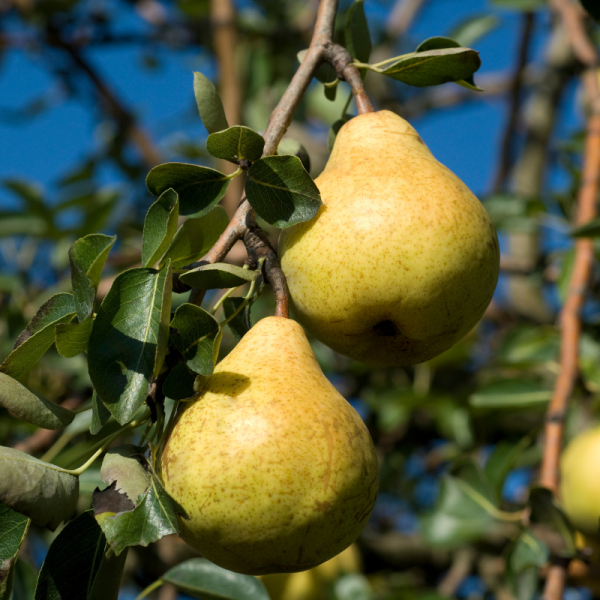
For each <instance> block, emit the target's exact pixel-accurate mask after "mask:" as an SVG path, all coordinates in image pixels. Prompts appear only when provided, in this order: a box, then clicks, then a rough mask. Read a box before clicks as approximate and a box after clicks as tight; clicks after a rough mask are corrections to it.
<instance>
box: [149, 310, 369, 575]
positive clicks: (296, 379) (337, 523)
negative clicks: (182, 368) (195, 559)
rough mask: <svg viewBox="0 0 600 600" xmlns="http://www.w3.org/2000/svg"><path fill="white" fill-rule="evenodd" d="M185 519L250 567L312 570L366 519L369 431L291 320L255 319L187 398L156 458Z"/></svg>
mask: <svg viewBox="0 0 600 600" xmlns="http://www.w3.org/2000/svg"><path fill="white" fill-rule="evenodd" d="M161 474H162V478H163V482H164V485H165V488H166V490H167V492H168V493H169V494H171V496H173V498H174V499H175V500H176V501H177V502H179V503H180V504H181V506H182V507H183V509H184V510H185V511H186V512H187V514H188V516H189V517H190V518H189V520H186V519H183V518H182V519H180V531H181V537H182V538H183V539H184V540H185V541H186V542H187V543H188V544H190V545H191V546H192V547H193V548H195V549H196V550H198V552H200V553H201V554H202V555H203V556H204V557H205V558H207V559H208V560H210V561H212V562H214V563H216V564H217V565H220V566H221V567H224V568H226V569H230V570H232V571H237V572H238V573H246V574H250V575H264V574H268V573H285V572H296V571H303V570H307V569H310V568H312V567H315V566H317V565H318V564H320V563H322V562H324V561H326V560H329V559H330V558H332V557H333V556H335V555H336V554H338V553H339V552H341V551H342V550H344V549H345V548H347V547H348V546H349V545H350V544H351V543H352V542H353V541H354V540H355V539H356V538H357V537H358V535H359V533H360V532H361V530H362V528H363V527H364V525H365V524H366V522H367V520H368V518H369V515H370V514H371V510H372V509H373V505H374V503H375V499H376V496H377V491H378V482H379V469H378V462H377V457H376V454H375V449H374V447H373V443H372V441H371V437H370V435H369V432H368V430H367V428H366V426H365V425H364V423H363V421H362V419H361V418H360V417H359V415H358V414H357V413H356V411H355V410H354V409H353V408H352V407H351V406H350V405H349V404H348V403H347V402H346V400H345V399H344V398H343V397H342V396H341V395H340V394H339V393H338V392H337V390H336V389H335V388H334V387H333V385H331V383H330V382H329V381H328V380H327V378H326V377H325V376H324V375H323V372H322V371H321V369H320V367H319V364H318V363H317V360H316V358H315V356H314V354H313V352H312V349H311V347H310V345H309V343H308V340H307V339H306V335H305V334H304V331H303V329H302V327H300V325H298V323H296V322H295V321H292V320H290V319H284V318H282V317H268V318H266V319H263V320H261V321H259V322H258V323H257V324H256V325H255V326H254V327H253V328H252V329H251V330H250V331H249V332H248V333H247V334H246V335H245V336H244V337H243V338H242V340H241V341H240V343H239V344H238V345H237V346H236V347H235V348H234V350H233V351H232V352H231V353H230V354H229V355H228V356H227V357H226V358H225V359H224V360H223V361H221V362H220V363H219V364H218V365H217V366H216V367H215V370H214V373H213V374H212V375H211V376H210V377H209V378H208V379H207V381H206V383H205V386H204V388H203V390H202V391H201V392H200V393H199V395H198V396H197V397H196V399H195V400H194V401H192V402H191V403H190V404H189V405H187V406H186V407H185V409H184V410H183V412H182V413H181V414H180V415H179V416H178V419H177V422H176V425H175V427H174V428H173V431H172V433H171V435H170V436H169V439H168V441H167V444H166V446H165V448H164V452H163V454H162V458H161Z"/></svg>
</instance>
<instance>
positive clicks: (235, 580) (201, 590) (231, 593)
mask: <svg viewBox="0 0 600 600" xmlns="http://www.w3.org/2000/svg"><path fill="white" fill-rule="evenodd" d="M161 579H162V580H163V581H164V582H166V583H170V584H171V585H174V586H175V587H176V588H177V589H178V590H179V591H180V592H184V593H186V594H192V595H193V596H195V597H196V598H204V599H205V600H269V594H268V593H267V590H266V588H265V586H264V584H263V583H262V582H261V581H259V580H258V579H257V578H256V577H252V576H251V575H241V574H240V573H234V572H233V571H228V570H227V569H223V568H221V567H218V566H217V565H214V564H213V563H211V562H209V561H207V560H206V559H205V558H192V559H190V560H186V561H185V562H182V563H181V564H179V565H176V566H175V567H172V568H171V569H169V570H168V571H167V572H166V573H165V574H164V575H163V576H162V577H161Z"/></svg>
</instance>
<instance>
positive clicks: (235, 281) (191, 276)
mask: <svg viewBox="0 0 600 600" xmlns="http://www.w3.org/2000/svg"><path fill="white" fill-rule="evenodd" d="M259 275H260V271H252V270H251V269H243V268H242V267H238V266H236V265H230V264H229V263H214V264H208V265H202V266H200V267H196V268H195V269H192V270H190V271H188V272H187V273H184V274H183V275H181V276H180V277H179V279H180V280H181V281H183V283H186V284H187V285H191V286H192V287H195V288H198V289H200V290H213V289H223V288H232V287H237V286H239V285H243V284H244V283H248V282H249V281H254V280H255V279H256V278H257V277H258V276H259Z"/></svg>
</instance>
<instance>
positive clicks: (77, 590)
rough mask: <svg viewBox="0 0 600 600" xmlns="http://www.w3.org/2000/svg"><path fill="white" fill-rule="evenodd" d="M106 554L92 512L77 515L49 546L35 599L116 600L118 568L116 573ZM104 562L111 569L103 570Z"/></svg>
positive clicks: (104, 545)
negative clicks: (107, 563) (101, 599)
mask: <svg viewBox="0 0 600 600" xmlns="http://www.w3.org/2000/svg"><path fill="white" fill-rule="evenodd" d="M106 551H107V548H106V538H105V537H104V534H103V533H102V530H101V529H100V527H99V525H98V523H96V520H95V519H94V516H93V512H92V511H91V510H90V511H87V512H84V513H83V514H81V515H79V516H78V517H77V518H76V519H74V520H73V521H71V522H70V523H68V524H67V526H66V527H65V528H64V529H63V530H62V531H61V532H60V533H59V534H58V536H57V537H56V538H55V540H54V541H53V542H52V544H51V545H50V548H49V550H48V554H47V556H46V559H45V560H44V564H43V565H42V568H41V570H40V574H39V577H38V583H37V588H36V590H35V600H73V599H74V598H77V599H78V600H79V599H81V600H92V598H93V599H94V600H96V599H98V600H99V599H100V598H103V599H105V600H117V595H118V583H119V581H118V580H120V574H121V572H122V566H121V569H120V570H119V569H118V567H117V564H116V561H114V560H111V559H112V557H111V556H110V554H109V555H107V554H106ZM106 561H108V562H109V563H110V567H111V569H107V568H106V567H105V568H103V563H104V562H106ZM119 562H122V561H119ZM111 571H112V575H111V574H110V572H111ZM107 575H108V577H107ZM115 575H116V577H115ZM115 579H117V581H115ZM115 583H116V585H115ZM99 588H100V589H99ZM100 591H102V594H100Z"/></svg>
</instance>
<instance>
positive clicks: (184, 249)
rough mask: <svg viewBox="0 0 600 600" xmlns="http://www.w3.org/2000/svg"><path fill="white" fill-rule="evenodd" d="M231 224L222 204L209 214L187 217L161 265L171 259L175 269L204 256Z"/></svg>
mask: <svg viewBox="0 0 600 600" xmlns="http://www.w3.org/2000/svg"><path fill="white" fill-rule="evenodd" d="M228 224H229V217H228V216H227V212H226V211H225V209H224V208H223V207H222V206H215V207H214V208H213V209H212V210H211V211H210V212H209V213H208V214H207V215H205V216H204V217H199V218H196V219H187V220H186V221H185V222H184V223H183V225H182V226H181V227H180V228H179V229H178V230H177V233H176V234H175V237H174V238H173V241H172V242H171V245H170V246H169V249H168V250H167V252H166V254H165V255H164V257H163V259H162V261H161V266H162V264H164V262H165V261H167V260H169V259H171V261H172V265H173V268H174V269H178V268H181V267H185V266H186V265H189V264H190V263H193V262H194V261H196V260H198V259H200V258H202V257H203V256H204V255H205V254H206V253H207V252H208V251H209V250H210V249H211V248H212V247H213V246H214V245H215V242H216V241H217V240H218V239H219V237H220V236H221V234H222V233H223V232H224V231H225V229H226V228H227V225H228Z"/></svg>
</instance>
